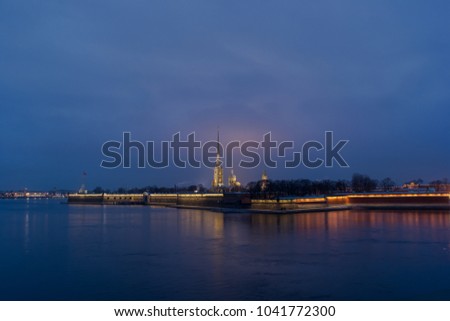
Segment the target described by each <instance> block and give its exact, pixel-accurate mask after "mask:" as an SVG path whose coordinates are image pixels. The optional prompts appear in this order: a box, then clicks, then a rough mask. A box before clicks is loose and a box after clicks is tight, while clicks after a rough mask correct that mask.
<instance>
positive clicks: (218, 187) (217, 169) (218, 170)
mask: <svg viewBox="0 0 450 321" xmlns="http://www.w3.org/2000/svg"><path fill="white" fill-rule="evenodd" d="M212 189H213V190H214V191H217V192H219V191H222V189H223V167H222V164H221V161H220V143H219V131H218V130H217V157H216V165H215V166H214V177H213V181H212Z"/></svg>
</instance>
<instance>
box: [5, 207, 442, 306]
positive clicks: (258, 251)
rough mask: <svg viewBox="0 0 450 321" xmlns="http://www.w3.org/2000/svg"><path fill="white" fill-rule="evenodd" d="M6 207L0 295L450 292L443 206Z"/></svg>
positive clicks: (422, 295) (397, 295)
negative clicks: (260, 209)
mask: <svg viewBox="0 0 450 321" xmlns="http://www.w3.org/2000/svg"><path fill="white" fill-rule="evenodd" d="M0 209H1V212H0V213H1V215H0V237H1V242H0V251H1V252H0V253H1V255H2V258H3V259H2V261H1V262H0V272H1V273H0V282H2V288H1V289H0V299H17V300H21V299H52V300H58V299H64V300H66V299H71V300H80V299H83V300H89V299H95V300H98V299H102V300H110V299H112V300H115V299H117V300H128V299H130V300H178V299H183V300H196V299H202V300H209V299H217V300H222V299H230V300H240V299H243V300H247V299H249V300H259V299H277V300H287V299H290V300H305V299H308V300H314V299H322V300H328V299H330V300H336V299H337V300H339V299H352V300H358V299H366V300H368V299H385V300H391V299H406V300H408V299H445V300H447V299H450V277H449V275H448V272H447V271H448V269H449V268H450V233H449V231H450V215H449V212H448V211H402V212H400V211H394V212H387V211H360V212H358V211H341V212H329V213H309V214H298V215H266V214H251V215H250V214H237V213H236V214H223V213H215V212H209V211H198V210H177V209H170V208H151V207H142V206H68V205H67V204H60V203H59V202H54V201H29V202H25V201H24V202H20V201H5V202H1V203H0Z"/></svg>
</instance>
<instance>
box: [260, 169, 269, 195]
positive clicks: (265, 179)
mask: <svg viewBox="0 0 450 321" xmlns="http://www.w3.org/2000/svg"><path fill="white" fill-rule="evenodd" d="M268 183H269V178H268V177H267V173H266V170H264V171H263V173H262V175H261V192H264V191H265V190H266V189H267V184H268Z"/></svg>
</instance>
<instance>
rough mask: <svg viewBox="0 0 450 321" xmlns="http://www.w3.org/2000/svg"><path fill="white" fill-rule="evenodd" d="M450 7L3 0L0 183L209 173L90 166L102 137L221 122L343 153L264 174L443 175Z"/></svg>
mask: <svg viewBox="0 0 450 321" xmlns="http://www.w3.org/2000/svg"><path fill="white" fill-rule="evenodd" d="M449 21H450V2H449V1H444V0H436V1H433V2H432V3H430V2H429V1H415V0H411V1H395V0H394V1H393V0H389V1H388V0H377V1H356V0H355V1H331V0H330V1H287V0H286V1H256V0H250V1H249V0H246V1H210V0H204V1H187V0H185V1H167V0H164V1H153V0H152V1H148V0H147V1H117V0H109V1H95V0H94V1H51V0H50V1H34V0H31V1H21V0H2V1H0V106H1V118H0V128H1V129H0V133H1V139H0V150H1V153H0V190H4V191H5V190H11V189H23V188H28V189H30V190H49V189H53V188H58V189H70V190H76V189H78V188H79V186H80V184H81V182H82V180H83V178H82V173H83V172H84V171H86V172H87V177H86V180H87V187H88V189H93V188H94V187H96V186H103V187H105V188H117V187H121V186H123V187H134V186H146V185H155V184H156V185H163V186H173V185H175V184H178V185H183V184H184V185H187V184H196V183H202V184H204V185H206V186H210V183H211V179H212V169H210V168H205V167H203V168H200V169H191V168H188V169H178V168H174V167H173V166H170V167H169V168H166V169H152V168H149V167H148V168H145V169H137V168H136V166H133V168H131V169H103V168H101V167H100V162H101V161H102V159H105V157H104V156H103V155H102V153H101V147H102V144H103V143H104V142H106V141H108V140H121V138H122V133H123V132H124V131H128V132H131V134H132V138H133V139H136V140H141V141H147V140H153V141H155V142H159V141H161V140H169V139H170V138H171V136H172V135H173V134H175V133H176V132H180V133H181V135H182V137H183V138H185V137H186V136H187V135H188V134H189V133H191V132H195V133H196V135H197V138H200V139H201V140H202V141H206V140H214V139H215V138H216V130H217V127H218V126H220V133H221V141H222V142H223V143H226V142H227V141H230V140H241V141H245V140H250V139H254V140H259V141H260V140H261V139H262V136H263V134H264V133H266V132H269V131H271V132H272V136H273V138H274V139H276V140H278V141H282V140H293V141H295V143H296V148H297V150H299V149H300V148H301V145H302V144H303V143H304V142H306V141H308V140H311V139H313V140H317V141H321V142H323V140H324V133H325V131H333V132H334V137H335V139H336V140H339V139H347V140H349V143H348V144H347V145H346V146H345V148H343V149H342V152H341V154H342V156H343V157H344V158H345V160H346V161H347V162H348V164H349V168H340V167H339V166H337V165H336V164H335V166H333V167H332V168H325V167H321V168H318V169H314V170H313V169H307V168H305V167H304V166H300V167H298V168H296V169H285V168H283V167H282V166H280V167H278V168H276V169H268V170H267V172H268V174H269V178H271V179H290V178H309V179H327V178H329V179H338V178H343V179H350V178H351V175H352V174H353V173H355V172H358V173H363V174H367V175H369V176H371V177H374V178H377V179H382V178H384V177H387V176H389V177H391V178H392V179H393V180H394V181H395V182H397V183H399V184H400V183H403V182H405V181H407V180H410V179H416V178H422V179H423V180H424V181H429V180H434V179H442V178H444V177H450V163H449V159H450V150H449V143H450V138H449V135H448V131H449V130H448V128H449V127H448V124H449V117H450V58H449V57H450V36H449V27H450V25H449ZM318 155H319V156H320V153H319V154H318ZM263 168H264V167H263V166H261V167H260V168H258V169H240V168H237V167H236V168H235V173H236V174H237V176H238V180H240V181H242V183H244V184H246V183H248V182H249V181H252V180H253V181H255V180H258V179H259V178H260V176H261V171H262V169H263ZM228 173H229V170H226V171H225V176H226V177H227V176H228Z"/></svg>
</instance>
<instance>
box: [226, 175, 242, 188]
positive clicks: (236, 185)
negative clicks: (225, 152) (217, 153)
mask: <svg viewBox="0 0 450 321" xmlns="http://www.w3.org/2000/svg"><path fill="white" fill-rule="evenodd" d="M228 187H229V189H230V191H235V190H237V189H239V188H240V187H241V183H239V182H238V181H237V178H236V175H235V174H234V171H233V170H231V174H230V176H229V177H228Z"/></svg>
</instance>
